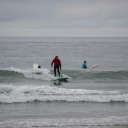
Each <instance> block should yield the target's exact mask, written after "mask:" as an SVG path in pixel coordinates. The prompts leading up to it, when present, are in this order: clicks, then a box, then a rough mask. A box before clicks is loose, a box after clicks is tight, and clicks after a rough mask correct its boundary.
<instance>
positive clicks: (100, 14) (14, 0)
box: [0, 0, 128, 37]
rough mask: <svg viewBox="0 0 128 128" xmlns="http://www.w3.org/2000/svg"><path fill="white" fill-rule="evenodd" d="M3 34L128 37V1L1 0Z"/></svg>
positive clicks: (0, 18)
mask: <svg viewBox="0 0 128 128" xmlns="http://www.w3.org/2000/svg"><path fill="white" fill-rule="evenodd" d="M0 36H34V37H38V36H41V37H128V0H0Z"/></svg>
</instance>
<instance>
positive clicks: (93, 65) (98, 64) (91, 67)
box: [90, 64, 100, 68]
mask: <svg viewBox="0 0 128 128" xmlns="http://www.w3.org/2000/svg"><path fill="white" fill-rule="evenodd" d="M99 65H100V64H95V65H93V66H91V67H90V68H95V67H97V66H99Z"/></svg>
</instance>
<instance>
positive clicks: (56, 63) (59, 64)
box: [51, 59, 61, 68]
mask: <svg viewBox="0 0 128 128" xmlns="http://www.w3.org/2000/svg"><path fill="white" fill-rule="evenodd" d="M53 63H54V67H60V68H61V61H60V60H59V59H53V61H52V63H51V66H52V65H53Z"/></svg>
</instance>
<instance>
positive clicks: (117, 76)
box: [63, 70, 128, 81]
mask: <svg viewBox="0 0 128 128" xmlns="http://www.w3.org/2000/svg"><path fill="white" fill-rule="evenodd" d="M63 73H65V74H66V75H68V76H70V77H71V78H72V79H73V80H75V81H76V80H106V81H110V80H125V81H128V79H127V78H128V71H95V72H94V71H85V70H84V71H81V70H80V71H74V70H72V71H71V70H66V71H63Z"/></svg>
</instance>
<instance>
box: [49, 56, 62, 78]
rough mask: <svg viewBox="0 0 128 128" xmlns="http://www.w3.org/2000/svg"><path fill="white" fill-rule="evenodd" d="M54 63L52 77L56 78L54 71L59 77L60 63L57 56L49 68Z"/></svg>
mask: <svg viewBox="0 0 128 128" xmlns="http://www.w3.org/2000/svg"><path fill="white" fill-rule="evenodd" d="M53 63H54V75H55V76H56V70H57V72H58V75H59V76H60V70H61V61H60V60H59V58H58V56H55V58H54V59H53V61H52V63H51V68H52V65H53Z"/></svg>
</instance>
